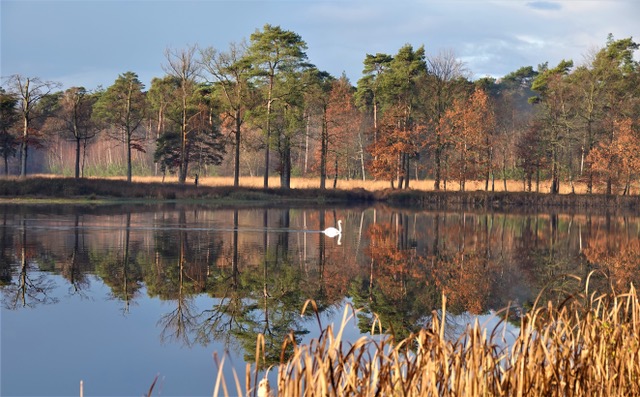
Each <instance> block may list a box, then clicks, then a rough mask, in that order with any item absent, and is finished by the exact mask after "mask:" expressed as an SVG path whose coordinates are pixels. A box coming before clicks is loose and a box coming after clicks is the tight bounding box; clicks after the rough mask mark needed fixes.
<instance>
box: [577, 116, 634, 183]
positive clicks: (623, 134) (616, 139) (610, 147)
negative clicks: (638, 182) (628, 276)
mask: <svg viewBox="0 0 640 397" xmlns="http://www.w3.org/2000/svg"><path fill="white" fill-rule="evenodd" d="M587 161H588V162H590V163H591V164H592V170H593V171H594V173H595V178H596V179H595V182H596V183H597V184H601V185H604V184H606V185H607V190H609V185H611V187H613V188H615V189H616V190H620V189H623V194H630V191H629V190H630V187H631V181H632V180H633V179H634V178H637V177H638V175H640V137H638V134H637V133H634V130H633V121H632V120H631V119H629V118H626V119H623V120H620V121H614V127H613V138H612V139H611V142H609V143H605V142H600V143H599V144H598V146H597V147H596V148H595V149H594V150H592V151H591V152H590V153H589V155H588V156H587ZM607 193H609V194H611V193H612V192H611V191H607Z"/></svg>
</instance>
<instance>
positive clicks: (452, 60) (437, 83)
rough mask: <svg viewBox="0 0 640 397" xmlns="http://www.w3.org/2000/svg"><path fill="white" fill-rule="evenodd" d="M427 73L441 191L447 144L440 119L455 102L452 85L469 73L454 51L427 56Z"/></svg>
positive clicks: (436, 178) (437, 176) (434, 146)
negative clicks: (441, 134)
mask: <svg viewBox="0 0 640 397" xmlns="http://www.w3.org/2000/svg"><path fill="white" fill-rule="evenodd" d="M427 72H428V74H429V76H430V77H431V78H430V79H429V82H430V84H428V87H427V90H426V95H427V96H428V97H430V98H432V99H431V101H430V106H429V109H428V110H427V113H428V116H429V118H430V119H431V120H432V121H433V125H434V126H436V131H435V136H434V139H433V142H432V147H433V150H434V160H435V182H434V188H435V189H436V190H439V189H440V181H441V178H442V155H443V152H444V148H445V143H444V142H443V139H442V137H441V136H440V134H439V132H438V130H437V126H438V124H439V123H440V118H441V117H442V116H443V115H444V113H445V111H446V110H447V108H448V107H449V106H450V105H451V103H452V102H453V89H452V85H453V84H452V83H453V82H454V81H455V80H457V79H459V78H463V77H465V76H466V75H468V71H467V69H466V68H465V65H464V63H463V62H461V61H459V60H458V59H456V56H455V53H454V52H453V50H442V51H440V52H439V53H438V54H436V55H434V56H427Z"/></svg>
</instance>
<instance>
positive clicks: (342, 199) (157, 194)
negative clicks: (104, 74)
mask: <svg viewBox="0 0 640 397" xmlns="http://www.w3.org/2000/svg"><path fill="white" fill-rule="evenodd" d="M168 202H181V203H183V202H193V203H207V204H216V205H226V204H234V205H236V204H247V205H256V204H261V205H285V204H294V205H297V204H301V205H304V204H313V205H335V204H347V205H363V204H365V205H367V204H383V205H386V206H389V207H402V208H422V209H435V210H447V209H475V210H489V211H501V210H509V211H511V210H514V211H535V210H541V209H544V210H551V209H556V210H563V211H564V210H569V211H601V210H607V211H610V210H621V211H624V212H635V213H638V212H640V196H639V195H628V196H621V195H605V194H599V193H595V194H571V193H570V194H557V195H552V194H549V193H535V192H521V191H518V192H504V191H495V192H492V191H484V190H475V191H465V192H460V191H451V190H449V191H425V190H413V189H407V190H398V189H395V190H391V189H384V190H375V191H369V190H365V189H363V188H355V189H349V190H344V189H332V188H329V189H318V188H293V189H280V188H269V189H263V188H256V187H244V186H241V187H233V186H195V185H193V184H182V185H181V184H178V183H176V182H165V183H162V182H126V181H123V180H113V179H75V178H46V177H30V178H25V179H20V178H16V179H0V204H84V205H87V204H90V205H103V204H105V205H106V204H135V203H148V204H157V203H168Z"/></svg>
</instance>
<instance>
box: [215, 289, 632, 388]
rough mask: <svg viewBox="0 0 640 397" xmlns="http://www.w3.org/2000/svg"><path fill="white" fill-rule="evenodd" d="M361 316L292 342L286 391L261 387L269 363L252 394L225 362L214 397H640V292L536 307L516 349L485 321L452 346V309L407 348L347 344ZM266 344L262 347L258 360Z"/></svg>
mask: <svg viewBox="0 0 640 397" xmlns="http://www.w3.org/2000/svg"><path fill="white" fill-rule="evenodd" d="M587 284H588V283H587ZM305 306H306V305H305ZM355 313H356V311H355V310H353V309H349V308H348V309H347V310H345V313H344V317H343V321H342V324H341V326H340V327H339V328H337V329H334V328H333V327H332V326H329V327H327V328H325V329H324V331H323V332H322V333H321V335H320V337H319V338H318V339H315V340H313V341H312V342H310V343H309V344H308V345H296V344H295V343H294V342H292V340H293V339H291V340H289V341H287V342H285V344H284V345H283V352H284V351H286V349H287V348H289V350H291V349H290V348H291V345H292V344H293V354H292V355H291V356H290V358H289V359H287V360H284V359H283V360H282V362H281V364H280V365H279V366H278V367H277V368H274V369H272V370H277V384H273V385H269V384H268V382H267V380H266V379H267V378H266V377H265V378H263V379H257V378H258V377H257V375H256V373H257V372H256V371H255V368H257V367H258V366H259V362H260V360H259V359H258V361H257V362H256V363H255V367H254V369H253V370H252V369H251V368H250V367H249V366H248V367H247V372H246V376H245V386H244V389H243V388H242V387H241V386H240V381H239V379H238V377H237V376H236V377H235V380H233V381H231V382H230V384H227V383H226V381H227V380H225V379H224V378H223V377H222V375H221V374H222V367H223V366H224V360H222V361H221V362H219V363H218V365H219V370H220V372H219V373H218V378H217V381H216V384H215V389H214V393H213V394H214V396H217V395H225V396H228V395H242V396H261V397H263V396H640V339H639V338H640V336H639V335H640V329H638V328H639V327H640V305H639V304H638V295H637V292H636V290H635V288H633V286H632V287H631V288H630V290H629V292H628V293H626V294H620V295H609V294H603V295H598V296H596V295H595V294H591V295H589V294H587V293H585V294H582V295H581V296H577V297H573V298H572V299H569V300H567V301H566V302H564V303H562V304H557V305H556V304H552V303H548V304H544V305H542V304H540V305H539V304H538V303H536V305H535V306H534V308H533V309H532V310H531V311H529V312H528V313H527V314H525V315H524V316H522V317H521V319H520V332H519V334H518V335H517V338H516V339H515V342H514V343H511V344H505V343H504V341H501V340H500V335H499V334H500V332H498V331H497V328H498V327H496V328H495V329H493V330H487V329H484V328H483V327H481V326H480V325H479V324H478V322H477V321H476V322H475V323H474V324H472V325H469V326H468V327H467V329H466V331H465V332H464V333H463V334H462V335H461V336H460V337H459V338H457V339H456V340H450V339H448V338H446V337H445V323H446V315H447V314H446V299H445V300H444V303H443V306H442V309H441V310H439V311H434V313H433V319H432V321H431V324H430V326H429V327H428V328H426V329H423V330H421V331H420V332H418V333H416V334H413V335H411V336H409V337H408V338H406V339H404V340H401V341H396V340H394V338H393V337H391V336H387V337H362V338H360V339H359V340H357V341H355V342H353V343H350V342H348V341H346V340H344V339H343V332H344V329H345V325H346V324H347V323H348V322H349V321H350V319H351V318H352V317H353V316H354V315H355ZM502 314H503V315H505V316H506V315H508V313H506V312H503V313H502ZM262 344H263V340H262V339H261V338H258V343H257V349H256V357H260V355H261V352H263V351H264V350H263V346H262ZM272 380H273V378H272ZM274 383H275V382H274ZM229 393H231V394H229Z"/></svg>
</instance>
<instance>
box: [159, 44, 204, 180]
mask: <svg viewBox="0 0 640 397" xmlns="http://www.w3.org/2000/svg"><path fill="white" fill-rule="evenodd" d="M196 49H197V47H196V46H189V47H187V48H184V49H180V50H174V49H170V48H167V49H166V51H165V57H166V58H167V63H166V64H165V65H164V66H163V69H164V71H165V72H166V73H167V74H168V75H170V76H172V77H174V78H176V79H178V80H179V81H180V101H181V103H180V110H181V114H180V158H179V165H180V170H179V175H178V180H179V182H180V183H184V182H185V181H186V180H187V171H188V167H189V159H188V155H187V146H188V140H189V132H190V128H189V119H190V117H191V115H190V112H189V106H190V103H189V100H190V98H191V97H193V94H194V93H195V92H196V90H197V85H198V84H197V79H198V77H199V76H200V71H201V68H202V63H201V62H199V61H197V60H196V58H195V54H196Z"/></svg>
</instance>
